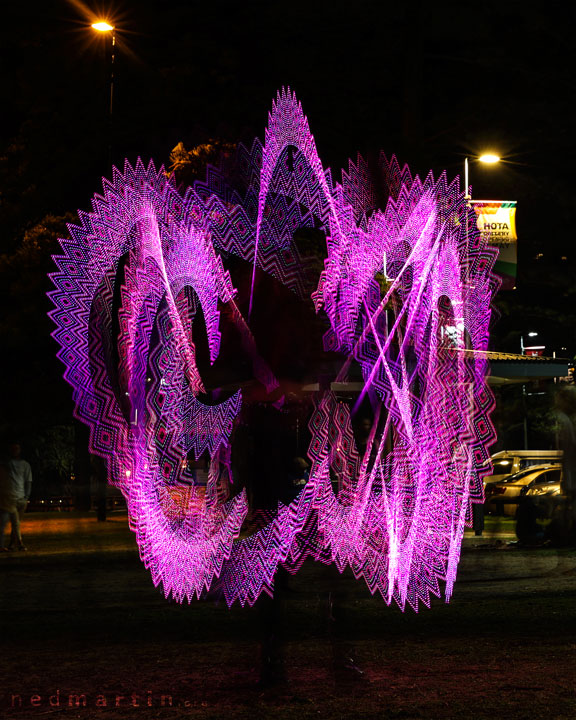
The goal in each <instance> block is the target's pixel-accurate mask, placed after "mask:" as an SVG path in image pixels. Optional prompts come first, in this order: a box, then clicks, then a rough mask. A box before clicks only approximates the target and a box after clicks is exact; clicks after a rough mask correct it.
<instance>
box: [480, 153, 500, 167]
mask: <svg viewBox="0 0 576 720" xmlns="http://www.w3.org/2000/svg"><path fill="white" fill-rule="evenodd" d="M478 160H479V161H480V162H482V163H486V164H487V165H494V163H497V162H500V156H499V155H493V154H492V153H486V154H485V155H480V157H479V158H478Z"/></svg>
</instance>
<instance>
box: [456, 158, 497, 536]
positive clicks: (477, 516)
mask: <svg viewBox="0 0 576 720" xmlns="http://www.w3.org/2000/svg"><path fill="white" fill-rule="evenodd" d="M474 159H475V160H478V162H482V163H487V164H488V165H493V164H494V163H497V162H500V158H499V156H498V155H493V154H492V153H485V154H483V155H480V156H479V157H476V158H474ZM464 199H465V200H466V225H465V230H464V231H465V237H466V248H468V213H469V211H470V208H471V207H472V195H471V194H470V183H469V172H468V157H465V158H464ZM468 273H469V268H468V265H467V266H466V304H467V303H468V292H469V285H470V281H469V275H468ZM466 348H468V341H466ZM472 526H473V528H474V534H475V535H478V536H481V535H482V533H483V532H484V505H483V504H482V503H473V504H472Z"/></svg>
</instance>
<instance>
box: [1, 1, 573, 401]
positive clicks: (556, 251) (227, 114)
mask: <svg viewBox="0 0 576 720" xmlns="http://www.w3.org/2000/svg"><path fill="white" fill-rule="evenodd" d="M102 17H105V18H106V19H108V20H109V21H110V22H112V23H113V24H115V26H116V27H117V38H118V49H117V56H116V84H115V108H114V126H113V140H114V147H113V159H114V162H115V163H116V164H120V165H121V164H122V163H123V159H124V157H127V158H128V159H129V160H130V161H131V162H134V161H135V159H136V158H137V157H138V156H141V157H142V158H144V159H146V160H147V159H149V158H153V159H154V160H155V161H156V163H157V164H163V163H164V164H166V163H168V159H169V154H170V150H171V149H172V148H173V147H174V146H175V145H176V144H177V143H178V142H180V141H182V142H184V144H185V145H186V147H187V148H191V147H194V146H195V145H197V144H199V143H202V142H206V141H207V140H209V139H220V140H226V141H232V142H236V141H238V140H243V141H244V142H246V143H251V141H252V139H253V138H254V137H255V136H259V137H263V134H264V128H265V124H266V120H267V112H268V110H269V108H270V105H271V102H272V100H273V98H274V96H275V94H276V91H277V90H278V89H279V88H280V87H281V86H283V85H289V86H291V87H292V89H293V90H295V92H296V94H297V96H298V98H299V99H300V100H301V102H302V104H303V107H304V111H305V113H306V114H307V116H308V118H309V121H310V126H311V129H312V132H313V133H314V135H315V138H316V142H317V145H318V149H319V152H320V156H321V158H322V159H323V161H324V164H325V165H327V166H330V167H331V168H332V170H333V172H334V175H335V176H336V178H337V179H338V178H339V169H340V168H341V167H343V166H345V165H346V161H347V158H348V157H355V155H356V153H357V152H358V151H360V152H362V153H363V154H369V155H370V154H374V153H377V152H378V151H379V150H380V149H382V150H384V151H385V152H386V153H387V154H392V153H396V155H397V156H398V157H399V159H400V160H401V161H402V162H407V163H408V164H409V165H410V166H411V168H412V169H413V170H414V171H416V172H419V173H424V174H425V173H427V171H428V170H430V169H432V170H433V171H434V172H435V173H436V174H438V173H440V172H441V171H442V170H444V169H446V170H447V172H448V174H449V176H454V175H457V174H461V173H462V168H463V160H464V157H465V156H466V155H468V156H469V157H473V156H474V155H476V154H477V153H481V152H483V151H485V150H487V149H491V150H494V151H497V152H498V153H499V154H500V155H502V157H503V158H504V160H505V162H504V163H503V164H500V165H498V166H495V167H491V168H483V167H482V166H480V165H478V164H475V163H473V164H472V165H471V169H470V180H471V183H472V185H473V196H474V197H475V198H477V199H493V198H494V199H509V200H517V201H518V212H517V225H518V236H519V278H518V290H517V291H516V292H514V293H508V294H507V295H506V296H503V295H502V297H500V299H499V303H500V309H501V312H502V319H501V320H500V322H499V324H498V326H497V327H496V328H495V331H494V332H495V334H494V338H495V339H494V341H493V345H494V343H496V345H497V346H498V348H499V349H508V350H514V351H518V350H519V347H518V339H519V333H520V332H526V331H527V330H528V329H534V327H535V324H537V325H538V328H537V329H539V330H540V328H541V332H543V331H544V329H545V327H546V332H547V333H548V338H547V340H546V342H547V346H548V347H549V348H550V349H553V348H557V349H558V350H559V349H560V346H566V347H567V348H568V350H567V353H568V354H570V355H574V353H576V280H575V267H576V265H575V263H574V252H573V242H574V241H573V238H572V236H573V232H574V231H573V227H574V214H575V213H574V201H573V197H574V194H575V193H574V190H575V188H574V172H573V168H574V166H575V157H574V155H575V153H574V143H573V128H574V110H573V106H574V102H573V96H574V90H575V87H574V85H575V81H574V77H573V73H572V70H573V67H574V58H573V45H574V43H573V35H574V26H575V21H576V5H574V4H572V3H563V2H562V3H561V2H550V1H548V2H525V1H524V2H521V1H520V0H498V1H497V0H489V1H487V2H482V3H462V2H456V1H454V2H437V3H434V4H431V3H424V2H420V1H419V0H416V1H415V2H411V3H395V4H390V3H387V2H382V1H378V2H368V1H367V0H356V2H349V3H341V2H334V1H332V2H328V1H326V0H306V1H303V0H294V1H293V2H284V3H279V2H273V1H271V0H267V1H263V0H252V1H251V2H246V3H230V2H220V1H219V0H212V1H211V2H205V3H198V2H190V1H185V0H180V1H179V2H178V1H175V0H162V1H161V0H140V1H139V2H135V1H133V2H129V1H128V0H124V1H123V2H122V1H121V0H119V2H117V3H114V4H112V3H108V4H107V5H103V4H100V5H99V4H88V3H86V4H85V3H83V2H79V1H78V0H70V1H66V0H55V1H52V2H50V1H42V2H41V1H40V0H29V1H28V2H24V1H23V2H19V3H3V7H2V25H1V28H0V36H1V42H0V48H1V53H2V58H1V63H0V67H1V73H2V76H1V80H2V90H3V103H2V106H3V107H2V113H1V115H0V144H1V150H0V256H1V257H3V258H4V261H6V258H8V259H10V258H14V257H15V255H14V254H15V253H16V254H17V253H18V251H19V248H20V247H21V246H22V242H23V237H24V236H25V233H26V231H27V230H30V228H32V227H34V226H35V225H37V224H38V223H40V222H41V221H42V220H43V218H45V217H46V216H47V215H49V214H50V215H54V216H62V215H64V214H65V213H69V212H71V213H73V212H75V211H76V209H78V208H81V209H87V208H89V204H90V198H91V197H92V195H93V194H94V193H95V192H97V191H98V190H99V188H100V187H101V180H100V178H101V176H102V175H103V174H106V173H107V150H106V148H107V143H106V139H105V133H106V111H107V97H106V81H107V77H106V72H107V67H108V64H107V59H106V40H105V38H104V37H103V36H101V35H98V34H97V33H95V31H93V30H92V29H91V28H90V23H91V22H93V21H94V20H95V19H99V18H102ZM2 254H4V255H2ZM537 255H541V257H540V258H539V259H538V260H537V259H535V258H536V256H537ZM562 258H566V259H562ZM10 262H12V261H11V260H10ZM18 262H19V261H18ZM34 262H36V265H37V266H38V267H39V268H41V269H42V272H43V273H44V272H45V271H47V270H48V269H50V260H49V256H47V257H43V258H42V259H41V260H38V259H37V258H36V259H35V260H34ZM10 267H11V269H9V272H12V275H10V276H9V277H8V280H3V287H2V288H1V293H2V298H1V300H2V304H3V307H4V308H9V305H10V304H13V307H10V308H9V309H8V310H7V312H6V313H4V318H3V319H2V323H1V327H0V331H1V333H2V336H3V338H6V337H8V338H9V340H6V342H7V343H8V345H9V346H10V348H11V350H10V352H8V353H7V354H6V355H5V358H8V360H7V362H9V363H11V364H12V365H11V366H12V367H15V366H16V365H17V364H18V363H21V362H22V360H23V355H25V356H26V358H29V357H30V355H34V357H35V361H36V363H37V367H35V369H34V371H33V374H35V375H38V376H39V377H41V378H45V376H46V373H48V376H50V377H52V376H54V377H56V374H57V372H60V368H59V366H58V364H57V363H56V361H53V360H52V359H50V360H48V359H46V360H43V359H42V358H44V357H45V356H46V358H47V355H46V353H48V351H49V354H50V358H52V357H53V354H54V352H55V345H54V344H53V343H52V342H51V341H45V340H43V339H39V338H41V337H44V334H49V330H50V326H49V323H48V322H47V321H46V322H44V320H42V321H40V320H38V323H39V324H38V325H37V326H34V322H32V325H33V326H34V327H33V329H32V330H29V331H27V330H25V329H23V326H24V325H26V326H27V327H28V326H29V325H30V322H31V321H30V320H29V319H27V318H30V317H32V316H34V313H36V314H37V315H38V316H40V315H42V318H44V317H45V316H44V312H45V310H46V309H47V303H46V302H45V300H44V292H45V291H46V289H48V286H47V283H44V284H42V282H37V283H36V286H35V287H34V288H32V289H31V290H29V292H28V295H27V296H26V297H25V298H24V300H25V301H24V300H23V301H22V302H21V301H20V300H18V297H17V295H18V287H20V286H21V285H22V283H23V281H22V278H21V277H20V276H18V272H20V271H19V270H18V269H17V268H16V271H15V270H14V267H15V266H14V263H12V265H11V266H10ZM0 269H2V268H0ZM37 269H38V268H37ZM14 272H16V276H15V275H14ZM15 277H16V280H15V279H14V278H15ZM43 277H44V275H43ZM15 283H16V285H15ZM18 283H20V286H19V285H18ZM15 287H16V290H15V289H14V288H15ZM20 290H21V288H20ZM40 290H41V292H40ZM33 292H36V293H37V295H36V296H33V294H32V293H33ZM24 294H25V293H24ZM22 297H24V296H22ZM24 305H26V307H27V312H28V315H26V314H25V313H24V310H22V313H24V315H22V314H20V315H18V313H16V312H15V311H14V307H18V308H21V307H23V306H24ZM45 306H46V307H45ZM18 312H20V310H19V311H18ZM18 325H19V326H20V327H17V326H18ZM27 332H28V335H27ZM31 334H32V335H33V336H31ZM58 387H59V388H60V390H59V392H62V388H64V386H63V385H62V386H60V385H59V386H58ZM10 403H12V404H13V403H14V398H13V397H12V399H11V400H10ZM10 403H9V404H10Z"/></svg>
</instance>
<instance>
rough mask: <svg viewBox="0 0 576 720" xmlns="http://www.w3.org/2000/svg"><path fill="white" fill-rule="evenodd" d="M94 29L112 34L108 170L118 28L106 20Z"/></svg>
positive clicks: (110, 153) (110, 150)
mask: <svg viewBox="0 0 576 720" xmlns="http://www.w3.org/2000/svg"><path fill="white" fill-rule="evenodd" d="M92 28H93V29H94V30H96V31H97V32H100V33H105V34H108V33H109V34H110V39H111V45H110V75H109V86H110V93H109V96H108V168H110V166H111V165H112V120H113V117H114V61H115V55H116V28H115V27H114V25H110V23H108V22H106V21H105V20H100V21H98V22H95V23H92Z"/></svg>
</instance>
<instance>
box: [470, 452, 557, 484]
mask: <svg viewBox="0 0 576 720" xmlns="http://www.w3.org/2000/svg"><path fill="white" fill-rule="evenodd" d="M561 463H562V450H502V451H501V452H497V453H494V455H492V466H493V467H492V473H493V474H492V475H487V476H486V477H485V478H484V482H485V483H486V484H488V483H493V482H498V481H499V480H504V478H505V477H508V475H514V473H517V472H520V470H525V469H526V468H528V467H531V466H532V465H544V464H550V465H560V464H561Z"/></svg>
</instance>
